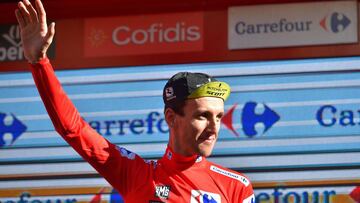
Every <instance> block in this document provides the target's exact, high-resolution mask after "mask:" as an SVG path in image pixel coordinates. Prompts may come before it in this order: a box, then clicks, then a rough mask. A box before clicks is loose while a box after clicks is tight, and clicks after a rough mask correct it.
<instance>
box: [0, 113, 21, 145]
mask: <svg viewBox="0 0 360 203" xmlns="http://www.w3.org/2000/svg"><path fill="white" fill-rule="evenodd" d="M25 131H26V126H25V125H24V124H23V123H22V122H21V121H20V120H19V119H17V118H16V117H15V116H14V115H13V114H11V116H8V115H6V114H5V113H0V147H4V146H10V145H12V144H13V143H14V142H15V141H16V140H17V139H18V138H19V137H20V135H21V134H22V133H24V132H25ZM10 137H11V140H10V141H9V140H8V139H6V138H10Z"/></svg>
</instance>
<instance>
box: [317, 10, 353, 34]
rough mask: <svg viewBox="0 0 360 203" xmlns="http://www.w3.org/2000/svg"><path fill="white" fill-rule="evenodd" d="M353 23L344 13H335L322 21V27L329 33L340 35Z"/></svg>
mask: <svg viewBox="0 0 360 203" xmlns="http://www.w3.org/2000/svg"><path fill="white" fill-rule="evenodd" d="M350 23H351V20H350V19H349V18H348V17H347V16H346V15H345V14H343V13H338V12H334V13H332V14H331V15H327V16H325V17H324V18H323V19H322V20H321V21H320V25H321V27H322V28H323V29H324V30H326V31H327V32H333V33H338V32H342V31H344V30H345V29H346V28H347V27H348V26H349V25H350Z"/></svg>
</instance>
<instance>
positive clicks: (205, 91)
mask: <svg viewBox="0 0 360 203" xmlns="http://www.w3.org/2000/svg"><path fill="white" fill-rule="evenodd" d="M229 95H230V86H229V85H228V84H227V83H226V82H220V81H215V82H209V83H206V84H204V85H203V86H201V87H199V88H197V89H196V90H195V91H194V92H193V93H191V94H190V95H189V96H188V97H187V98H188V99H195V98H199V97H218V98H221V99H223V100H224V101H225V100H226V99H227V98H228V97H229Z"/></svg>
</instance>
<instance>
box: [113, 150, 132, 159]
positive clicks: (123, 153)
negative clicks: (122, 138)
mask: <svg viewBox="0 0 360 203" xmlns="http://www.w3.org/2000/svg"><path fill="white" fill-rule="evenodd" d="M117 149H118V150H119V152H120V154H121V156H122V157H125V158H128V159H130V160H134V159H135V153H133V152H131V151H129V150H127V149H125V148H123V147H117Z"/></svg>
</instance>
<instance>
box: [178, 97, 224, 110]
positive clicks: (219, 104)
mask: <svg viewBox="0 0 360 203" xmlns="http://www.w3.org/2000/svg"><path fill="white" fill-rule="evenodd" d="M184 110H185V111H187V110H189V111H195V110H200V111H215V112H222V111H224V100H222V99H221V98H217V97H200V98H196V99H188V100H186V102H185V108H184Z"/></svg>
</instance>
